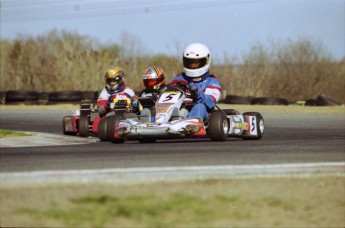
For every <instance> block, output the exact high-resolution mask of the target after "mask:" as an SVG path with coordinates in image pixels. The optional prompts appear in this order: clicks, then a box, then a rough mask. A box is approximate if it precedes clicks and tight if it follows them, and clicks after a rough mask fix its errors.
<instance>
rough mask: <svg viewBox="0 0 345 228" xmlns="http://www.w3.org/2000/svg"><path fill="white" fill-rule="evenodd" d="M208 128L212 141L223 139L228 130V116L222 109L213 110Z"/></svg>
mask: <svg viewBox="0 0 345 228" xmlns="http://www.w3.org/2000/svg"><path fill="white" fill-rule="evenodd" d="M208 129H209V130H208V132H209V135H210V137H211V140H212V141H225V140H226V139H227V137H228V132H229V121H228V118H227V117H226V115H225V114H224V113H223V112H222V111H215V112H213V113H212V114H211V117H210V120H209V127H208Z"/></svg>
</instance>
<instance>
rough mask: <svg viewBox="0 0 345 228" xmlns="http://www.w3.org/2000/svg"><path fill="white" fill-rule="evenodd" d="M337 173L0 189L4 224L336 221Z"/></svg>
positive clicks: (342, 215) (341, 211) (344, 204)
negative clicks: (327, 174)
mask: <svg viewBox="0 0 345 228" xmlns="http://www.w3.org/2000/svg"><path fill="white" fill-rule="evenodd" d="M344 184H345V178H344V177H343V176H340V177H339V176H327V177H323V176H315V177H282V178H247V179H226V180H220V179H210V180H202V181H200V180H194V181H188V182H164V183H161V182H160V183H150V184H136V185H114V184H113V185H111V184H103V183H93V184H85V185H55V186H46V187H43V186H41V187H27V188H11V189H9V188H1V187H0V197H1V205H0V215H1V219H0V221H1V224H0V226H2V227H6V226H11V227H22V226H27V227H54V226H57V227H138V226H145V227H181V226H183V227H200V226H202V227H231V226H244V227H262V226H263V227H267V226H273V227H344V226H345V198H344V197H343V196H344V195H345V187H344V186H345V185H344Z"/></svg>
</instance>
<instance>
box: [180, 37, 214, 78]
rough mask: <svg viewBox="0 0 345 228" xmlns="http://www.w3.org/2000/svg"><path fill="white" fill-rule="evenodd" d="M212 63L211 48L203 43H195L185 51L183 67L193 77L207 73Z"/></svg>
mask: <svg viewBox="0 0 345 228" xmlns="http://www.w3.org/2000/svg"><path fill="white" fill-rule="evenodd" d="M210 63H211V53H210V50H209V49H208V48H207V47H206V46H205V45H203V44H201V43H193V44H190V45H188V46H187V47H186V49H185V50H184V52H183V69H184V72H185V74H186V75H187V76H188V77H191V78H197V77H200V76H202V75H203V74H205V73H206V72H207V71H208V70H209V68H210Z"/></svg>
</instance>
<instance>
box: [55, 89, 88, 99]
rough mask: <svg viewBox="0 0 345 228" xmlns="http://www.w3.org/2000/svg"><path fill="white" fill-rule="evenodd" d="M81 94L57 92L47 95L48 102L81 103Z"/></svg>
mask: <svg viewBox="0 0 345 228" xmlns="http://www.w3.org/2000/svg"><path fill="white" fill-rule="evenodd" d="M82 98H83V94H82V92H80V91H74V90H71V91H59V92H52V93H50V94H49V97H48V101H49V102H66V101H68V102H69V101H81V99H82Z"/></svg>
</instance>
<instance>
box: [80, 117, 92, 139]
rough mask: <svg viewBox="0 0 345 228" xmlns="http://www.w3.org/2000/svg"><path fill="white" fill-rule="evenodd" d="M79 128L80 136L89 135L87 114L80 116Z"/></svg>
mask: <svg viewBox="0 0 345 228" xmlns="http://www.w3.org/2000/svg"><path fill="white" fill-rule="evenodd" d="M78 129H79V136H80V137H89V135H90V132H89V118H88V117H87V116H81V117H80V118H79V121H78Z"/></svg>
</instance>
